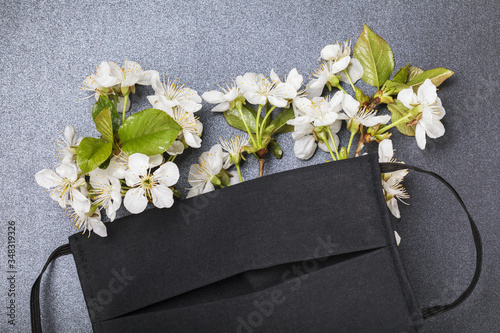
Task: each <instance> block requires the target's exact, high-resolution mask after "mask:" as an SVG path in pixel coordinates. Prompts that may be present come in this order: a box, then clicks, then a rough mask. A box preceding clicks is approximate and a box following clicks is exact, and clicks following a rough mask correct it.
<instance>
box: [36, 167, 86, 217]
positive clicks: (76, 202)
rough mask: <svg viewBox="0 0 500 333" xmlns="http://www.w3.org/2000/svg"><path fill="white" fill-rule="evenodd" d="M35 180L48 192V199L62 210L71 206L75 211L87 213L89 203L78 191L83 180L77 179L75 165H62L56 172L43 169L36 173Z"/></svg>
mask: <svg viewBox="0 0 500 333" xmlns="http://www.w3.org/2000/svg"><path fill="white" fill-rule="evenodd" d="M35 180H36V182H37V183H38V185H40V186H42V187H44V188H46V189H49V190H50V197H51V198H52V199H53V200H55V201H57V202H58V203H59V205H60V206H61V207H62V208H66V207H67V206H68V205H71V206H73V208H74V209H75V210H79V211H83V212H88V211H89V209H90V201H89V200H88V198H87V197H86V196H85V195H83V194H82V193H81V192H80V190H79V188H80V187H81V186H82V185H84V184H85V179H84V178H83V177H80V178H78V170H77V167H76V165H74V164H72V163H63V164H61V165H59V166H58V167H57V168H56V172H54V171H53V170H50V169H43V170H41V171H39V172H37V173H36V175H35Z"/></svg>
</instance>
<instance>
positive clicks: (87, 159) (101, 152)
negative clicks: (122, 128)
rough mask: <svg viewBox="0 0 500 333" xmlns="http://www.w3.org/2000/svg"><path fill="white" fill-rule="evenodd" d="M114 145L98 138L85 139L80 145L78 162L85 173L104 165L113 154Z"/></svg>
mask: <svg viewBox="0 0 500 333" xmlns="http://www.w3.org/2000/svg"><path fill="white" fill-rule="evenodd" d="M112 148H113V144H112V143H111V142H107V141H104V140H103V139H96V138H83V140H82V141H81V142H80V144H79V145H78V155H77V158H76V159H77V162H78V166H79V167H80V169H81V170H82V172H83V173H88V172H90V171H92V170H94V169H96V168H97V167H98V166H99V165H101V164H102V163H104V162H105V161H106V160H107V159H108V158H109V156H110V155H111V153H112V150H113V149H112Z"/></svg>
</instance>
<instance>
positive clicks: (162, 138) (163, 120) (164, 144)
mask: <svg viewBox="0 0 500 333" xmlns="http://www.w3.org/2000/svg"><path fill="white" fill-rule="evenodd" d="M181 130H182V128H181V127H180V126H179V125H178V124H177V122H176V121H175V120H174V119H172V117H170V116H169V115H168V114H167V113H165V112H163V111H161V110H158V109H146V110H143V111H140V112H137V113H134V114H133V115H131V116H129V117H128V118H127V119H126V120H125V122H124V123H123V124H122V126H121V127H120V130H119V131H118V134H119V135H120V139H121V141H122V147H121V148H122V150H123V151H124V152H125V153H126V154H128V155H132V154H135V153H141V154H145V155H148V156H151V155H155V154H161V153H163V152H164V151H166V150H167V149H168V148H169V147H170V146H171V145H172V143H173V142H174V141H175V139H176V138H177V136H178V135H179V133H180V131H181Z"/></svg>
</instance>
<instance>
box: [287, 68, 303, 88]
mask: <svg viewBox="0 0 500 333" xmlns="http://www.w3.org/2000/svg"><path fill="white" fill-rule="evenodd" d="M303 81H304V80H303V78H302V75H300V74H299V72H297V69H296V68H294V69H292V70H291V71H290V73H288V76H287V77H286V83H289V84H291V85H292V87H293V88H294V89H295V90H299V89H300V87H301V86H302V82H303Z"/></svg>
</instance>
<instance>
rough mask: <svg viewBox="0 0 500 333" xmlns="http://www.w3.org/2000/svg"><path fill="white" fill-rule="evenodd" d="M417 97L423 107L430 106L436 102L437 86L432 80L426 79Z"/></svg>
mask: <svg viewBox="0 0 500 333" xmlns="http://www.w3.org/2000/svg"><path fill="white" fill-rule="evenodd" d="M417 97H418V100H419V101H420V103H422V105H429V104H432V103H434V102H435V101H436V99H437V93H436V86H435V85H434V84H433V83H432V81H431V80H429V79H425V81H424V83H422V85H421V86H420V87H419V88H418V91H417Z"/></svg>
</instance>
